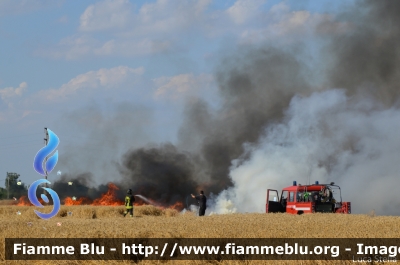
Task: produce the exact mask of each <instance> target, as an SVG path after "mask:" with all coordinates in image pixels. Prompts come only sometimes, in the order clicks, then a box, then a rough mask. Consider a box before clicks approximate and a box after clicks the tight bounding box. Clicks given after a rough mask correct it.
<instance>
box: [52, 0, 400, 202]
mask: <svg viewBox="0 0 400 265" xmlns="http://www.w3.org/2000/svg"><path fill="white" fill-rule="evenodd" d="M399 13H400V2H397V1H373V0H362V1H361V0H360V1H356V3H355V5H354V6H353V7H350V8H349V9H348V10H346V11H345V12H343V13H341V14H340V15H338V16H337V17H336V20H333V21H331V22H329V23H332V25H327V22H326V21H325V22H324V23H321V24H320V25H319V26H318V27H317V31H318V32H319V34H321V32H324V30H326V29H328V28H329V27H331V28H332V27H333V24H335V23H337V22H340V23H343V24H344V25H345V27H344V28H345V30H343V31H340V32H334V33H332V31H330V30H329V32H330V34H331V35H323V36H324V37H325V38H324V40H323V42H324V47H323V48H322V49H321V51H322V53H321V54H319V57H318V58H317V61H316V62H309V61H307V58H306V57H305V56H304V53H303V51H302V49H301V45H300V44H301V41H300V42H299V46H298V47H295V48H293V49H292V48H287V49H282V48H280V47H273V46H271V45H265V46H264V47H262V48H256V49H252V48H249V47H247V48H243V47H241V48H238V49H237V51H236V53H235V54H233V55H232V54H230V55H229V56H227V57H224V58H221V61H220V63H219V64H218V66H217V67H216V71H215V79H216V81H217V85H218V89H219V95H220V97H221V104H220V106H219V107H218V108H217V109H215V108H212V107H210V106H209V105H208V103H207V102H205V101H203V100H201V99H198V100H192V101H191V102H190V103H188V105H187V106H186V109H185V117H184V120H183V123H182V126H181V128H180V130H179V134H178V142H177V144H176V145H172V144H169V143H166V144H159V145H150V146H146V147H142V148H137V149H132V150H129V151H128V152H126V154H125V155H123V157H122V160H121V161H120V162H118V163H117V165H118V166H117V168H118V171H117V172H118V177H110V181H112V182H114V183H116V184H117V185H118V187H119V188H120V189H121V191H123V192H125V190H126V189H128V188H132V189H133V190H134V193H135V194H141V195H144V196H146V197H148V198H150V199H152V200H154V201H157V202H160V203H163V204H173V203H175V202H176V201H181V202H183V201H185V199H186V198H187V196H188V195H189V194H190V193H195V192H198V191H199V190H200V189H204V191H205V193H206V194H210V193H214V194H218V193H220V192H221V191H223V190H225V189H227V188H229V187H231V186H233V185H234V183H232V180H231V178H230V176H229V172H230V169H231V167H232V161H233V160H239V163H240V162H244V161H246V160H247V159H248V153H247V152H246V147H247V146H251V145H255V144H257V143H258V141H259V139H260V137H261V136H262V135H263V134H264V133H265V128H266V127H268V126H271V125H273V124H275V123H279V122H281V121H282V118H283V117H284V114H285V111H286V110H287V109H288V106H289V104H290V102H291V100H292V99H293V97H294V96H308V95H310V94H311V93H313V92H315V91H321V90H328V89H331V88H342V89H345V90H346V91H347V94H348V95H349V96H362V97H369V98H371V99H372V100H374V101H378V102H380V103H381V104H382V105H383V106H385V107H387V108H388V107H389V108H390V107H392V106H394V105H395V104H396V103H397V102H398V100H399V96H400V89H399V87H398V86H399V83H400V82H399V81H400V60H399V59H400V27H398V25H400V16H399V15H398V14H399ZM329 23H328V24H329ZM327 32H328V31H327ZM321 71H322V72H323V73H322V78H321V76H317V73H321ZM316 80H318V82H316ZM356 142H357V139H349V144H348V146H345V147H343V148H344V149H349V150H350V149H352V148H353V149H354V146H356V144H357V143H356ZM333 160H334V159H333ZM334 163H335V161H332V159H329V161H319V164H321V167H325V166H326V167H328V166H329V167H330V166H332V165H333V164H334ZM328 171H329V169H328ZM68 179H69V180H72V181H74V183H76V184H77V187H76V188H75V189H76V190H75V191H74V192H75V193H77V194H85V196H88V194H90V196H97V195H99V193H101V192H102V191H104V188H105V187H106V186H100V187H97V188H92V189H90V188H88V187H89V186H90V183H88V182H87V180H89V179H90V178H86V176H85V179H86V180H83V178H82V177H81V176H76V177H73V176H71V177H70V178H68ZM85 181H86V182H85ZM89 182H90V181H89ZM57 185H60V186H59V189H61V190H63V189H67V188H69V187H66V186H65V184H63V185H61V184H58V183H56V184H55V186H57ZM74 185H75V184H74ZM57 187H58V186H57ZM57 191H58V190H57ZM249 192H251V191H249ZM68 194H71V193H69V192H68ZM77 196H79V195H77Z"/></svg>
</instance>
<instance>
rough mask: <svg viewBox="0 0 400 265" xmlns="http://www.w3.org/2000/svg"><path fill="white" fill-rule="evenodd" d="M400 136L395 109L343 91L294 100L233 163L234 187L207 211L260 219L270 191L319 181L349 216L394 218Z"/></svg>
mask: <svg viewBox="0 0 400 265" xmlns="http://www.w3.org/2000/svg"><path fill="white" fill-rule="evenodd" d="M399 131H400V109H398V108H390V109H384V108H382V107H380V106H379V104H377V103H374V102H373V101H372V100H368V99H366V98H360V97H358V98H356V97H353V98H349V97H347V96H346V94H345V91H343V90H330V91H325V92H318V93H314V94H312V95H311V96H310V97H294V98H293V99H292V101H291V104H290V106H289V108H288V110H287V112H286V113H285V119H284V121H283V122H281V123H278V124H274V125H270V126H269V127H267V128H266V132H265V135H264V136H263V137H262V139H260V141H259V144H257V145H255V146H248V147H247V152H248V153H249V154H250V159H248V160H247V161H245V162H243V161H240V160H237V161H233V165H232V167H231V171H230V177H231V178H232V181H233V183H234V187H232V188H230V189H229V190H226V191H225V192H223V193H222V194H220V195H219V197H218V198H217V199H216V204H215V205H214V208H215V209H213V211H215V212H218V213H228V212H232V211H238V212H265V201H266V191H267V189H268V188H271V189H277V190H278V191H279V192H280V191H281V190H282V188H284V187H287V186H290V185H291V184H292V181H293V180H297V182H298V183H301V184H308V183H313V182H314V181H316V180H318V181H320V183H329V182H331V181H334V182H335V183H336V184H338V185H339V186H340V187H341V188H342V199H343V201H350V202H351V203H352V212H353V213H367V212H369V211H370V210H372V209H375V211H376V212H377V213H378V214H386V215H398V214H399V213H400V212H399V206H400V203H399V201H398V195H397V189H398V184H399V183H400V182H399V175H400V173H399V172H400V163H399V162H400V161H399V157H400V138H399V137H398V132H399ZM225 205H229V209H227V208H226V207H225Z"/></svg>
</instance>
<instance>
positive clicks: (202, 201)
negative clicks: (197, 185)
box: [191, 191, 207, 216]
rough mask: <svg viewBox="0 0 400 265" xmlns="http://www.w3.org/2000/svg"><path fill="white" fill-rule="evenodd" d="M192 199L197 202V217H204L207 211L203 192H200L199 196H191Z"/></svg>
mask: <svg viewBox="0 0 400 265" xmlns="http://www.w3.org/2000/svg"><path fill="white" fill-rule="evenodd" d="M191 195H192V198H193V199H196V200H197V202H198V203H199V207H200V208H199V216H204V214H205V213H206V209H207V197H206V196H205V195H204V191H200V195H197V196H194V195H193V194H191Z"/></svg>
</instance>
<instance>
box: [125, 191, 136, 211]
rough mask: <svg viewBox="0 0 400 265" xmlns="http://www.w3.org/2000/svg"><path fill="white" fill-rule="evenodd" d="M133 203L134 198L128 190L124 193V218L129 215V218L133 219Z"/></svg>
mask: <svg viewBox="0 0 400 265" xmlns="http://www.w3.org/2000/svg"><path fill="white" fill-rule="evenodd" d="M134 201H135V197H134V196H133V195H132V190H131V189H129V190H128V191H127V192H126V196H125V207H126V211H125V212H124V217H125V216H126V215H127V214H128V213H129V214H130V216H131V217H133V202H134Z"/></svg>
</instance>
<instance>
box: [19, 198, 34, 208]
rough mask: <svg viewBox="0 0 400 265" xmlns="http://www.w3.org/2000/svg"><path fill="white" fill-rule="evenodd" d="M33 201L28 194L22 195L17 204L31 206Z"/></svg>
mask: <svg viewBox="0 0 400 265" xmlns="http://www.w3.org/2000/svg"><path fill="white" fill-rule="evenodd" d="M31 205H32V203H31V202H30V201H29V200H28V198H27V197H26V196H21V197H20V198H19V199H18V203H17V206H31Z"/></svg>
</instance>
